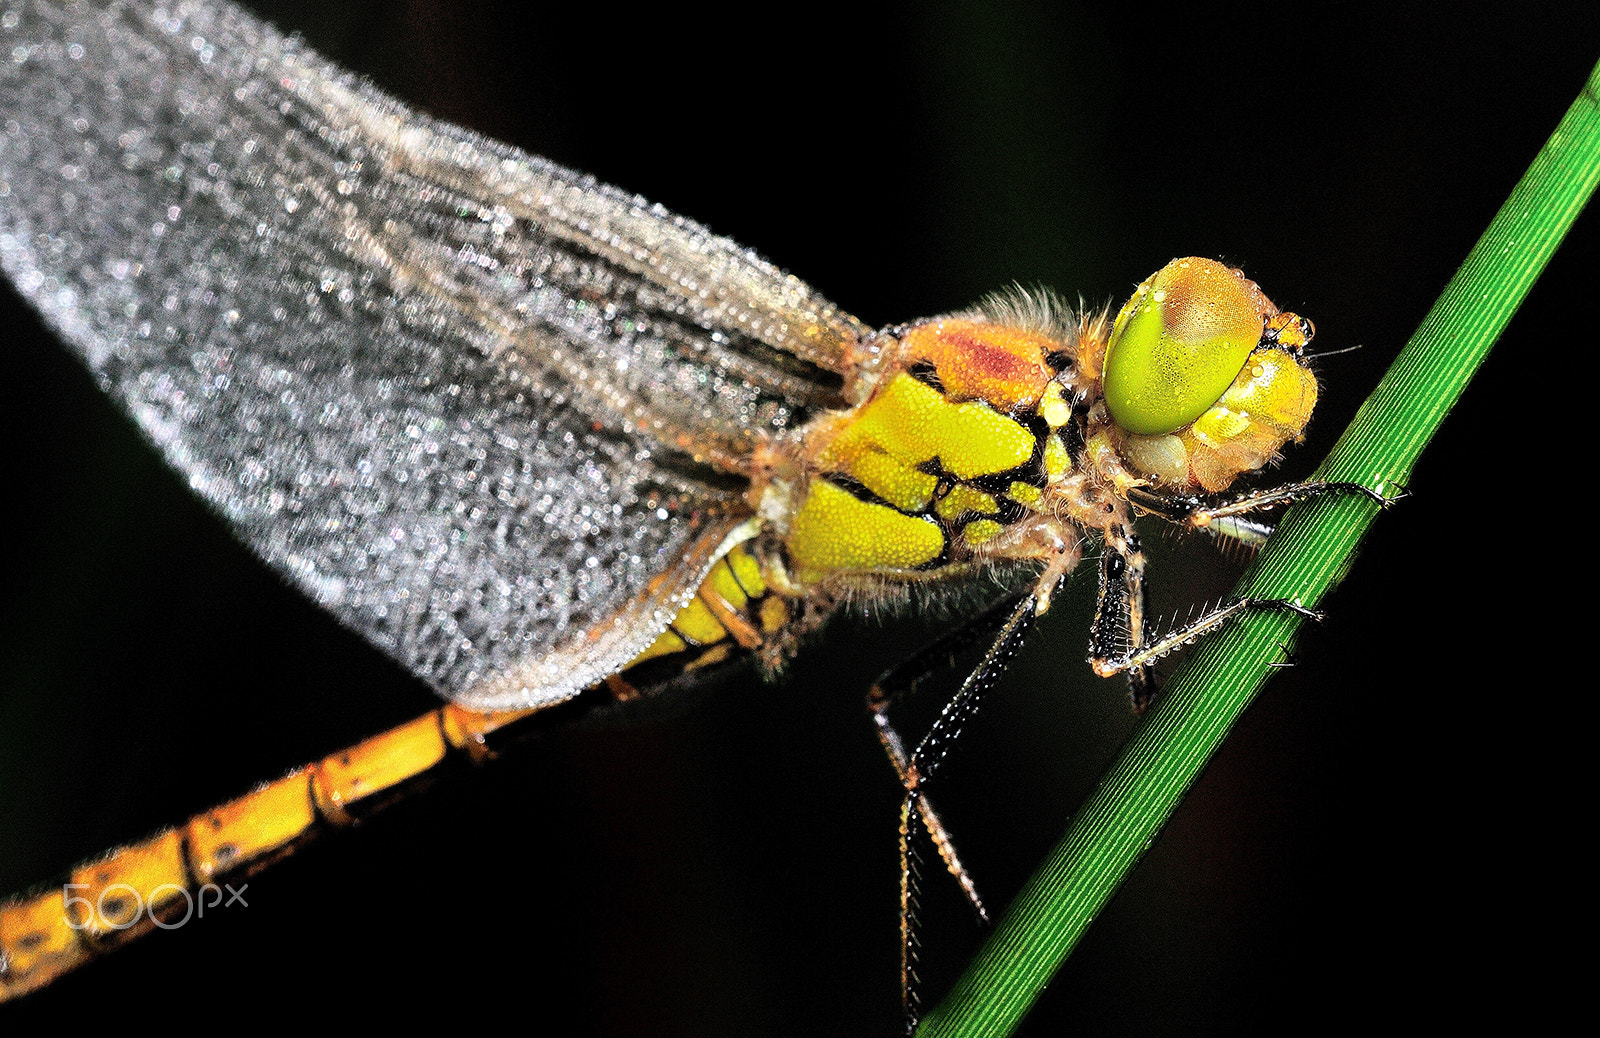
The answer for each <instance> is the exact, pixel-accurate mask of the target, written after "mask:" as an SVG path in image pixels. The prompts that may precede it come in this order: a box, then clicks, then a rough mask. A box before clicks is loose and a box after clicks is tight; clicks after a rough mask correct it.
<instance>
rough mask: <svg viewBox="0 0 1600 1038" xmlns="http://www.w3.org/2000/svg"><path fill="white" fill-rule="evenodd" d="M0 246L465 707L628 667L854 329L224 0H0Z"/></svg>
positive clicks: (340, 607)
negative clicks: (18, 0) (367, 80)
mask: <svg viewBox="0 0 1600 1038" xmlns="http://www.w3.org/2000/svg"><path fill="white" fill-rule="evenodd" d="M0 44H3V46H0V122H3V125H0V261H3V264H4V267H5V271H6V273H7V274H8V275H9V276H10V278H11V279H12V280H13V281H14V282H15V284H16V285H17V286H18V288H19V289H20V290H21V292H22V293H23V294H24V295H25V296H26V297H27V298H28V299H29V300H30V301H32V302H33V303H34V305H35V306H37V307H38V309H39V310H40V311H41V312H42V313H43V314H44V316H45V318H46V320H48V321H49V322H50V323H51V324H52V325H53V326H54V327H55V328H56V329H57V330H58V331H59V332H60V334H61V335H62V336H63V337H64V338H65V339H66V340H67V341H68V342H69V343H71V345H72V346H73V347H74V348H75V349H76V350H77V351H78V352H79V353H80V354H81V355H82V356H83V357H84V359H85V360H86V361H87V363H88V364H89V366H90V367H91V368H92V369H93V371H94V372H95V374H96V376H97V377H98V379H99V381H100V383H101V385H102V386H103V387H104V388H105V389H106V391H107V392H109V393H111V394H112V395H113V396H115V397H116V398H117V399H118V400H119V401H120V402H121V403H122V404H123V405H124V406H126V407H127V408H128V410H129V411H130V412H131V413H132V414H133V416H134V417H135V419H136V420H137V421H138V422H139V424H140V425H141V426H142V427H143V428H144V430H145V431H146V433H147V434H148V435H149V436H150V437H151V438H152V439H153V440H154V441H155V442H156V443H157V444H158V445H159V447H160V449H161V450H162V451H163V453H164V454H165V455H166V457H167V458H168V460H169V461H170V462H171V463H172V464H173V465H175V466H176V467H177V468H178V469H179V470H180V471H182V472H183V473H184V475H185V476H186V477H187V479H188V480H189V482H190V484H191V485H192V486H193V487H194V488H195V489H196V490H197V491H198V492H199V493H200V494H202V495H203V496H204V497H205V498H206V499H207V500H209V501H210V502H212V504H214V505H215V506H216V507H217V508H218V509H219V510H220V511H221V512H222V513H223V514H224V515H225V516H226V517H227V518H228V519H229V520H230V521H231V522H232V523H233V524H234V526H235V527H236V529H237V530H238V531H239V533H240V535H241V536H242V537H243V538H244V540H246V541H247V542H248V543H249V544H250V545H251V546H252V547H253V548H254V549H255V550H256V551H257V552H259V553H260V554H261V555H262V556H263V557H264V558H266V559H267V561H268V562H269V563H271V564H272V565H273V566H275V567H277V568H278V569H279V570H281V571H282V572H283V573H284V574H286V575H287V576H288V577H289V578H290V579H291V580H292V581H293V582H294V583H295V584H297V585H298V586H300V587H301V588H303V589H304V590H305V591H306V592H307V593H308V594H310V595H311V596H312V597H313V598H315V599H316V600H317V601H318V602H320V603H321V604H323V605H324V606H326V607H328V608H329V609H331V610H332V611H333V612H334V613H335V614H336V615H338V616H339V617H340V618H341V619H342V620H343V621H344V622H345V623H347V624H349V625H350V626H352V627H354V628H356V629H357V630H359V631H361V632H362V633H363V634H364V635H366V636H367V637H368V638H369V639H371V640H372V641H373V642H374V643H376V644H377V645H379V646H381V647H382V648H383V649H385V650H386V651H388V652H390V653H392V654H393V655H394V656H395V657H397V658H398V659H399V660H401V661H402V662H403V663H404V664H405V665H406V666H408V667H409V668H411V669H412V670H413V671H415V672H416V673H417V674H419V675H421V676H422V677H423V678H425V679H427V680H428V681H430V682H431V683H432V684H434V685H435V686H436V687H437V688H439V689H440V691H441V692H443V693H445V694H446V695H449V696H451V697H452V698H455V699H458V700H461V701H464V702H468V703H471V704H474V705H481V706H510V705H523V704H535V703H540V702H549V701H553V700H557V699H560V698H564V697H566V696H569V695H571V694H573V693H574V692H576V691H578V690H579V689H581V688H583V687H585V686H587V685H588V684H591V683H593V682H594V681H596V680H598V679H599V678H601V677H603V676H604V675H606V674H607V673H610V672H612V671H614V670H616V669H617V668H618V667H620V666H621V665H622V664H624V663H625V662H626V661H627V660H628V659H629V658H631V656H632V655H633V654H635V653H636V652H637V651H639V650H640V649H642V648H643V647H644V646H645V645H647V644H648V643H649V642H650V640H651V639H652V638H653V636H654V634H655V633H656V632H657V631H659V630H660V629H661V628H662V627H663V626H664V625H665V624H666V622H667V620H668V619H670V616H671V614H672V612H673V611H674V609H675V608H676V606H677V605H678V604H679V603H680V602H681V601H682V600H683V599H684V598H685V596H687V595H688V594H690V593H692V591H693V589H694V586H695V585H696V584H697V582H698V580H699V579H700V577H701V575H702V574H703V572H704V570H705V569H706V568H707V567H708V566H709V564H710V561H711V556H712V551H713V549H714V547H715V545H716V544H717V543H718V542H720V541H721V540H722V538H723V536H724V535H725V534H726V533H727V532H728V530H730V529H731V528H732V527H733V526H735V525H737V523H739V522H740V521H741V520H742V519H743V518H744V517H745V516H746V515H747V508H748V506H747V504H746V503H745V501H744V499H743V497H742V495H741V489H742V480H741V478H740V475H741V473H742V472H743V471H744V466H745V463H746V461H747V460H748V457H749V455H750V452H751V451H752V450H753V449H754V448H755V447H757V446H758V445H760V444H762V443H765V442H768V441H770V440H771V439H772V438H773V437H775V436H777V435H780V434H781V433H782V432H783V431H784V430H786V429H789V428H792V427H793V426H794V425H795V424H797V423H798V422H800V421H802V420H803V419H804V417H805V416H806V414H807V413H808V411H809V410H811V409H814V408H816V407H819V406H824V405H828V404H831V403H833V402H835V401H834V393H835V387H836V386H837V384H838V379H837V375H838V374H840V373H847V372H848V371H849V370H850V368H851V365H852V364H853V363H854V353H853V351H854V349H855V348H856V346H857V344H858V343H859V341H860V340H861V338H862V337H863V336H864V330H863V329H862V328H861V327H860V326H859V325H858V324H857V323H856V322H855V321H854V319H852V318H850V317H849V316H847V315H845V314H842V313H840V312H839V311H838V310H837V309H835V308H834V307H832V306H831V305H830V304H828V303H827V302H826V301H824V300H822V299H820V298H818V297H817V296H816V295H815V294H814V293H812V292H811V291H810V289H808V288H807V287H806V286H805V285H804V284H802V283H801V282H799V281H797V280H795V279H793V278H790V277H787V276H785V275H784V274H783V273H782V272H780V271H778V270H776V269H775V268H773V267H771V266H770V265H768V264H766V263H765V262H763V261H761V260H760V259H759V258H757V257H756V256H754V255H753V254H751V253H749V252H746V251H745V250H742V249H740V248H739V247H737V246H736V245H734V244H733V243H731V242H729V241H727V240H726V239H722V238H718V237H715V236H714V235H711V234H710V233H709V232H707V231H706V230H704V229H703V228H701V227H699V226H697V225H695V224H693V223H691V222H689V221H685V220H682V219H679V218H675V217H673V216H671V215H670V214H667V213H664V212H662V211H660V210H659V209H656V208H652V207H651V206H650V205H649V204H648V203H646V202H644V201H642V200H640V199H638V198H634V197H631V196H628V195H626V194H624V193H622V192H619V191H616V190H615V189H612V188H608V187H605V186H603V185H599V184H596V183H594V182H593V181H591V180H589V179H587V178H584V177H582V176H580V175H578V174H575V173H572V172H570V171H568V170H565V169H562V168H560V167H558V166H554V165H552V164H550V163H548V162H545V161H543V160H540V159H537V158H534V157H531V156H528V155H525V154H522V153H521V152H518V151H516V150H515V149H512V148H510V147H507V146H505V145H501V144H496V143H494V142H491V141H487V140H484V139H482V138H479V137H477V136H475V135H473V134H471V133H469V132H467V131H464V130H461V129H458V128H455V127H451V126H447V125H444V124H441V123H438V122H435V121H433V120H430V119H427V118H426V117H423V116H419V115H417V114H416V113H413V112H411V111H409V110H407V109H406V108H405V107H404V106H402V105H401V104H399V103H398V102H396V101H394V100H393V99H391V98H388V97H386V96H384V95H383V94H381V93H380V92H378V91H376V90H375V89H373V88H372V87H370V86H368V85H366V84H364V83H362V82H360V81H359V80H357V79H356V78H354V77H352V76H350V75H348V74H346V73H344V72H342V71H341V70H339V69H338V68H336V67H333V66H331V65H329V64H328V63H327V62H326V61H324V60H323V59H321V58H320V57H318V56H317V55H316V54H314V53H312V52H311V51H309V50H308V49H307V48H305V47H303V46H301V45H300V44H299V43H298V42H297V41H295V40H293V39H289V38H285V37H283V36H281V35H279V34H278V33H277V32H275V31H274V30H272V29H271V28H269V27H267V26H264V25H263V24H261V23H260V22H259V21H257V20H255V19H254V18H252V17H251V16H249V15H247V14H245V13H243V12H241V11H239V10H237V9H235V8H232V7H229V6H225V5H221V4H212V3H172V4H168V5H165V6H163V7H157V6H154V5H149V6H147V5H144V4H131V5H113V6H109V7H108V6H103V5H100V4H76V5H65V4H64V5H53V4H45V3H28V4H22V5H20V6H16V5H13V6H9V7H6V8H5V9H4V10H3V11H0Z"/></svg>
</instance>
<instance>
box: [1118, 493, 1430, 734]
mask: <svg viewBox="0 0 1600 1038" xmlns="http://www.w3.org/2000/svg"><path fill="white" fill-rule="evenodd" d="M1323 494H1358V495H1360V496H1363V497H1366V498H1369V499H1371V500H1373V501H1376V502H1377V503H1378V504H1379V505H1380V506H1381V507H1384V508H1387V507H1388V506H1389V505H1391V504H1393V503H1394V502H1395V501H1397V500H1399V496H1403V493H1402V495H1399V496H1396V497H1393V498H1391V497H1385V496H1384V495H1383V494H1381V493H1379V492H1377V491H1375V490H1373V489H1372V488H1370V487H1367V486H1363V485H1362V484H1360V483H1334V482H1322V481H1315V482H1310V483H1295V484H1291V485H1289V486H1286V487H1276V488H1273V489H1270V490H1262V491H1257V492H1254V493H1250V494H1245V495H1243V496H1240V497H1236V498H1233V499H1231V500H1224V499H1220V498H1217V497H1210V496H1204V495H1199V494H1189V495H1175V496H1163V495H1160V494H1156V493H1153V492H1151V491H1148V490H1144V489H1140V488H1135V489H1134V490H1132V491H1130V492H1129V494H1128V500H1129V501H1131V502H1132V503H1133V504H1134V505H1136V506H1137V507H1138V508H1139V509H1141V510H1143V511H1147V512H1151V513H1154V514H1155V515H1159V516H1160V517H1161V518H1163V519H1166V520H1168V521H1169V522H1173V523H1177V524H1179V525H1183V526H1189V527H1192V528H1196V529H1204V530H1207V531H1208V532H1210V533H1213V534H1216V535H1218V536H1222V537H1228V538H1231V539H1234V540H1237V541H1240V542H1241V543H1244V544H1247V545H1259V544H1260V543H1261V542H1262V541H1264V540H1266V538H1267V535H1268V534H1270V533H1271V532H1272V527H1271V526H1269V525H1267V524H1265V523H1259V522H1252V521H1249V520H1247V519H1245V518H1243V517H1245V516H1248V515H1250V514H1252V513H1255V512H1259V511H1263V510H1265V509H1269V508H1276V507H1279V506H1281V505H1286V504H1290V503H1293V502H1295V501H1302V500H1305V499H1307V498H1311V497H1319V496H1321V495H1323ZM1143 563H1144V559H1143V556H1142V555H1139V554H1138V542H1137V540H1136V539H1134V538H1133V536H1132V534H1131V533H1130V532H1128V531H1125V530H1123V529H1122V528H1120V527H1113V528H1112V529H1110V530H1108V531H1107V532H1106V552H1105V556H1104V558H1102V560H1101V564H1100V604H1099V607H1098V608H1097V610H1096V614H1095V624H1094V628H1093V630H1092V631H1091V633H1090V643H1089V665H1090V666H1092V667H1093V668H1094V672H1095V673H1096V674H1099V675H1100V676H1101V677H1110V676H1112V675H1114V674H1122V673H1126V674H1127V675H1128V683H1129V688H1130V693H1131V695H1132V697H1133V705H1134V709H1135V710H1136V711H1141V712H1142V711H1143V709H1144V708H1145V706H1147V705H1149V702H1150V698H1151V696H1152V695H1153V693H1154V686H1153V683H1152V682H1151V679H1150V675H1149V672H1148V669H1147V668H1148V667H1149V666H1150V665H1151V664H1153V663H1155V662H1156V661H1157V660H1159V659H1161V658H1162V657H1163V656H1166V655H1168V654H1169V653H1172V652H1174V651H1176V650H1177V649H1178V648H1180V647H1181V646H1183V645H1185V644H1187V643H1189V642H1191V641H1193V640H1194V639H1196V638H1199V637H1200V636H1202V635H1205V634H1209V633H1211V632H1212V631H1215V630H1216V629H1217V628H1219V627H1221V626H1222V625H1223V624H1224V623H1225V622H1227V620H1228V619H1229V618H1230V617H1232V616H1234V615H1235V614H1237V613H1241V612H1243V611H1245V610H1247V609H1287V610H1290V611H1292V612H1297V613H1300V614H1301V615H1302V616H1306V617H1309V618H1311V619H1313V620H1320V619H1321V618H1322V616H1321V614H1320V613H1317V612H1315V611H1314V610H1310V609H1307V608H1305V607H1304V606H1302V605H1300V604H1299V603H1298V602H1294V601H1291V600H1289V599H1283V598H1241V599H1235V600H1234V601H1232V602H1227V603H1225V604H1223V605H1221V606H1219V607H1217V608H1216V609H1213V610H1210V611H1209V612H1207V613H1205V614H1204V615H1203V616H1200V617H1198V618H1196V619H1194V620H1192V621H1190V622H1189V623H1187V624H1185V625H1183V626H1182V627H1179V628H1177V629H1175V630H1173V631H1170V632H1168V633H1167V634H1165V635H1162V636H1161V637H1159V638H1155V637H1152V636H1151V634H1150V632H1149V630H1148V629H1147V628H1146V627H1145V623H1146V620H1145V617H1144V585H1143V576H1144V565H1143ZM1286 652H1287V650H1286Z"/></svg>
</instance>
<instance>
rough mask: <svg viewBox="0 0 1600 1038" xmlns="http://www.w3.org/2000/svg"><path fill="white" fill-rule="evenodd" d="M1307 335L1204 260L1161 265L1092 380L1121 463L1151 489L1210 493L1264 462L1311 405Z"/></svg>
mask: <svg viewBox="0 0 1600 1038" xmlns="http://www.w3.org/2000/svg"><path fill="white" fill-rule="evenodd" d="M1312 332H1313V329H1312V326H1311V322H1310V321H1307V320H1306V319H1305V318H1303V317H1300V316H1299V315H1297V314H1292V313H1286V312H1284V311H1281V310H1279V309H1278V308H1277V307H1276V306H1274V305H1273V304H1272V302H1271V300H1269V299H1267V297H1266V296H1265V295H1264V294H1263V293H1262V291H1261V289H1260V288H1259V287H1257V286H1256V284H1255V282H1253V281H1251V280H1249V279H1248V278H1246V277H1245V276H1244V275H1243V274H1241V273H1240V272H1239V271H1237V270H1234V269H1233V268H1231V267H1228V266H1225V265H1223V264H1221V263H1218V262H1216V261H1215V260H1209V259H1202V258H1198V257H1190V258H1187V259H1176V260H1173V261H1172V262H1171V263H1168V264H1167V265H1166V266H1165V267H1162V268H1161V269H1160V270H1159V271H1157V272H1156V273H1155V274H1153V275H1151V276H1150V277H1149V278H1148V279H1146V280H1145V282H1144V283H1143V284H1141V285H1140V286H1139V287H1138V288H1137V289H1136V290H1135V291H1134V293H1133V297H1132V298H1131V299H1129V300H1128V302H1127V303H1126V304H1125V305H1124V306H1123V307H1122V310H1121V311H1120V312H1119V313H1118V314H1117V318H1116V321H1115V323H1114V324H1113V325H1112V329H1111V335H1110V339H1109V341H1108V344H1107V346H1106V353H1105V360H1104V364H1103V368H1102V375H1101V386H1102V392H1103V394H1104V400H1105V406H1106V412H1107V414H1108V415H1109V416H1110V419H1111V422H1112V424H1113V426H1114V435H1115V436H1116V438H1117V440H1118V448H1119V453H1120V454H1121V456H1122V458H1123V460H1124V461H1125V462H1127V463H1128V464H1130V465H1131V466H1132V467H1133V468H1134V469H1135V470H1136V471H1137V472H1138V473H1139V474H1140V475H1142V476H1144V477H1147V478H1149V479H1150V480H1151V481H1152V482H1154V483H1156V484H1157V485H1160V486H1164V487H1170V488H1172V489H1175V490H1184V491H1191V490H1195V489H1204V490H1207V491H1211V492H1216V491H1219V490H1223V489H1225V488H1227V487H1228V486H1229V485H1230V484H1231V483H1232V482H1233V481H1234V480H1235V479H1236V478H1237V477H1238V476H1239V475H1240V474H1241V473H1244V472H1249V471H1252V470H1254V469H1258V468H1260V467H1261V466H1263V465H1265V464H1266V463H1267V462H1269V461H1270V460H1272V458H1273V457H1274V456H1275V455H1276V453H1277V451H1278V449H1279V448H1280V447H1282V446H1283V444H1284V443H1286V442H1287V441H1289V440H1292V439H1298V438H1299V437H1300V435H1301V433H1302V431H1303V430H1304V429H1305V426H1306V423H1307V422H1308V421H1309V420H1310V418H1311V410H1312V407H1313V406H1315V404H1316V400H1317V381H1316V378H1315V377H1314V376H1313V375H1312V374H1311V370H1310V368H1309V367H1307V365H1306V364H1305V362H1304V359H1303V356H1304V350H1305V346H1306V344H1307V343H1308V342H1310V341H1311V335H1312Z"/></svg>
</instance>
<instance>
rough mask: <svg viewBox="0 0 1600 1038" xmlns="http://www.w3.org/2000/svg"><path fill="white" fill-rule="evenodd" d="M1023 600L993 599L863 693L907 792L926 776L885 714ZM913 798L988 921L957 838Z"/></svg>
mask: <svg viewBox="0 0 1600 1038" xmlns="http://www.w3.org/2000/svg"><path fill="white" fill-rule="evenodd" d="M1022 601H1024V599H1022V598H1017V597H1009V596H1008V597H1006V598H1003V599H1001V600H999V601H998V602H995V603H994V604H993V605H991V606H989V607H988V608H987V609H985V610H984V611H983V612H982V613H980V614H979V615H977V616H976V617H973V618H972V619H971V620H970V621H968V622H967V623H964V624H961V625H959V626H957V627H955V628H952V629H951V630H949V631H947V632H945V633H944V634H942V635H941V636H940V637H939V638H938V639H936V640H935V641H934V642H933V643H932V644H930V645H928V646H926V647H925V648H923V649H922V650H921V651H919V652H917V653H916V654H915V655H913V656H910V657H908V658H907V659H905V660H902V661H901V662H899V663H897V664H895V666H893V667H892V668H890V669H889V670H887V671H885V672H884V673H883V674H882V675H881V676H880V677H879V678H878V680H877V681H875V682H873V685H872V688H871V689H870V690H869V691H868V692H867V708H868V709H869V710H871V711H872V719H873V721H874V723H875V724H876V726H877V732H878V741H879V742H880V743H882V744H883V751H884V754H885V755H886V756H887V757H888V758H889V764H890V766H891V767H893V768H894V773H895V776H896V777H897V778H898V779H899V780H900V785H901V786H903V787H904V788H905V789H906V790H907V792H908V793H909V792H910V791H911V790H913V789H920V786H921V783H922V781H923V779H925V778H926V777H927V776H926V774H919V773H917V772H916V771H915V769H914V768H913V767H912V762H911V755H910V754H909V753H908V752H907V750H906V740H905V739H904V737H903V736H902V735H901V734H900V730H899V729H898V728H897V727H896V726H895V724H894V721H893V719H892V718H891V717H890V716H889V711H890V709H891V708H892V707H893V706H894V704H896V703H897V702H899V701H900V700H901V699H903V698H904V697H906V696H908V695H910V694H911V693H912V692H914V691H915V690H916V688H917V686H918V685H919V684H921V682H922V681H923V679H925V678H927V677H928V676H929V675H930V674H932V673H933V672H934V671H935V670H938V669H940V668H942V667H950V666H954V664H955V656H956V654H957V653H959V652H960V651H961V650H963V649H965V648H967V647H968V646H970V645H972V644H973V643H974V642H976V641H977V640H978V639H980V638H982V637H985V636H987V635H992V634H994V633H995V632H997V631H999V630H1000V629H1001V628H1002V627H1004V626H1005V624H1006V622H1007V620H1008V619H1009V618H1010V617H1011V615H1012V614H1013V613H1014V612H1016V610H1017V608H1018V606H1019V604H1020V603H1021V602H1022ZM958 697H959V694H958ZM947 709H948V707H947ZM930 734H932V733H931V732H930ZM941 756H942V754H941ZM916 800H917V803H916V806H917V814H918V815H919V816H920V820H919V822H920V825H921V827H922V828H925V829H927V831H928V836H929V838H930V839H931V840H932V841H933V844H934V846H935V847H936V848H937V849H938V851H939V857H940V858H941V859H943V861H944V863H945V867H946V868H948V869H949V870H950V874H951V875H953V876H954V877H955V878H956V882H957V883H959V884H960V885H961V891H962V893H963V894H965V895H966V898H967V901H968V902H969V903H970V904H971V905H972V908H973V911H975V912H976V913H977V914H978V918H979V919H981V920H983V921H985V922H987V921H988V919H989V914H988V911H987V910H986V909H985V908H984V907H983V899H982V898H981V897H980V896H979V895H978V888H977V884H975V883H974V882H973V881H972V876H971V874H970V873H968V872H967V869H966V866H965V865H963V864H962V863H961V858H960V855H958V854H957V853H956V848H955V842H954V841H953V840H951V839H950V833H949V831H948V830H947V829H945V827H944V823H942V822H941V821H940V820H939V815H938V812H937V811H935V810H934V808H933V804H932V802H930V801H929V800H928V798H927V797H926V796H924V795H922V794H921V793H920V792H919V793H918V795H917V798H916Z"/></svg>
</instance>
